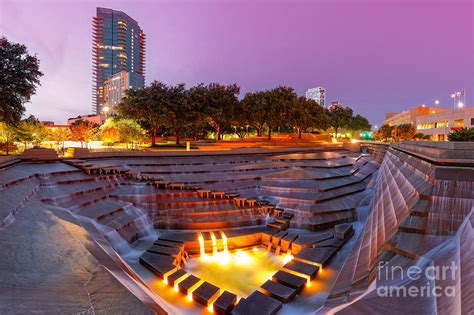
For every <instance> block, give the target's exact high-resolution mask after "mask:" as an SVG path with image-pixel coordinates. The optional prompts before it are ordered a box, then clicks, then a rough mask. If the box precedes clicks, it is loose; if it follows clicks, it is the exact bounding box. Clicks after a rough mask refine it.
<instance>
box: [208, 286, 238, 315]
mask: <svg viewBox="0 0 474 315" xmlns="http://www.w3.org/2000/svg"><path fill="white" fill-rule="evenodd" d="M235 303H237V295H235V294H233V293H230V292H229V291H224V292H223V293H222V294H221V295H220V296H219V297H218V298H217V300H216V301H215V302H214V305H213V307H214V312H216V313H217V314H222V315H223V314H230V311H231V310H232V308H234V306H235Z"/></svg>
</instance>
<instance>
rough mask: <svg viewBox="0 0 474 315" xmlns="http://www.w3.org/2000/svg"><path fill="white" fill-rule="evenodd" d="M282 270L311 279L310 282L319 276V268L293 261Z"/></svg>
mask: <svg viewBox="0 0 474 315" xmlns="http://www.w3.org/2000/svg"><path fill="white" fill-rule="evenodd" d="M282 270H284V271H286V272H289V273H293V274H296V275H297V276H301V277H303V276H304V277H309V279H310V280H313V279H314V278H316V275H317V274H318V271H319V267H318V266H314V265H310V264H307V263H304V262H301V261H298V260H295V259H293V260H292V261H290V262H288V263H287V264H286V265H284V266H283V267H282Z"/></svg>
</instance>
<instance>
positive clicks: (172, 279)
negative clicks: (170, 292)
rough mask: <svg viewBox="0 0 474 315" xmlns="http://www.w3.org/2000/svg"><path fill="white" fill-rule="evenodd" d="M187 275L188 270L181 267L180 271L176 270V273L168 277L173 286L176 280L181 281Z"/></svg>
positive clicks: (169, 283)
mask: <svg viewBox="0 0 474 315" xmlns="http://www.w3.org/2000/svg"><path fill="white" fill-rule="evenodd" d="M187 276H188V273H187V272H186V271H184V269H179V270H178V271H176V272H174V273H172V274H170V275H169V276H168V278H167V281H168V285H170V286H172V287H173V286H174V284H175V282H179V281H181V280H182V279H184V278H185V277H187Z"/></svg>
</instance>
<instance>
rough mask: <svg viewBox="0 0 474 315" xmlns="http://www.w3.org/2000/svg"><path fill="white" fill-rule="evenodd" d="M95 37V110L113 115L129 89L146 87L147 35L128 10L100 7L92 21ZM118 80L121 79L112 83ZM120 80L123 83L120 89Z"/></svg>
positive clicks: (93, 42)
mask: <svg viewBox="0 0 474 315" xmlns="http://www.w3.org/2000/svg"><path fill="white" fill-rule="evenodd" d="M92 39H93V41H92V46H93V47H92V55H93V56H92V65H93V101H92V102H93V105H92V112H93V113H94V114H97V115H99V114H102V113H107V112H108V113H110V114H114V112H115V111H114V106H115V105H116V104H118V103H119V102H120V99H121V98H122V97H123V96H124V95H125V94H124V93H125V91H126V90H127V89H129V88H143V87H144V86H145V39H146V37H145V34H144V33H143V31H142V29H141V28H140V26H139V25H138V23H137V21H135V20H134V19H132V18H131V17H130V16H128V15H127V14H126V13H124V12H121V11H116V10H112V9H107V8H97V15H96V16H95V17H93V20H92ZM116 80H119V82H113V83H114V84H112V81H116ZM120 80H122V83H123V84H122V85H121V86H120V89H117V85H118V84H119V83H120ZM125 82H126V84H127V86H125ZM115 83H117V84H115ZM111 88H112V89H113V88H115V90H111ZM117 93H121V94H120V95H117ZM111 95H112V96H113V99H111V97H110V96H111ZM117 99H118V100H119V101H118V102H117V101H116V100H117Z"/></svg>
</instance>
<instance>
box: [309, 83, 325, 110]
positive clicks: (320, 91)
mask: <svg viewBox="0 0 474 315" xmlns="http://www.w3.org/2000/svg"><path fill="white" fill-rule="evenodd" d="M306 98H307V99H311V100H314V101H316V102H317V103H318V104H319V105H321V106H323V107H324V106H325V105H326V89H325V88H323V87H320V86H318V87H315V88H311V89H308V90H307V91H306Z"/></svg>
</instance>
